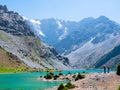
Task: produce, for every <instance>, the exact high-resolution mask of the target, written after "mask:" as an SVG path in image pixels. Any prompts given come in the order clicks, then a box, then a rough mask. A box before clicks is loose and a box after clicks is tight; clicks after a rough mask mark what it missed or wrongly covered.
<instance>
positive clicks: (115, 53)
mask: <svg viewBox="0 0 120 90" xmlns="http://www.w3.org/2000/svg"><path fill="white" fill-rule="evenodd" d="M116 62H117V63H116ZM118 63H120V45H118V46H116V47H115V48H114V49H113V50H111V51H110V52H108V53H107V54H105V55H104V56H103V57H101V58H100V59H99V60H98V62H96V64H95V68H98V67H101V66H103V65H105V66H108V67H109V66H112V67H115V66H116V65H117V64H118Z"/></svg>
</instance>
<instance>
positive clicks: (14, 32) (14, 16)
mask: <svg viewBox="0 0 120 90" xmlns="http://www.w3.org/2000/svg"><path fill="white" fill-rule="evenodd" d="M0 46H1V47H2V48H4V49H5V50H7V51H8V52H10V53H13V54H14V55H16V56H18V58H19V59H20V60H22V61H23V62H24V63H26V64H27V65H28V66H30V67H34V68H40V69H68V67H69V60H68V58H66V57H62V56H61V55H59V54H58V53H57V52H56V50H55V49H54V48H53V47H51V46H49V45H47V44H45V43H43V42H42V41H41V40H40V39H39V38H38V36H36V35H35V34H34V32H33V31H32V30H31V28H30V27H29V26H28V25H27V24H26V22H25V21H24V19H23V17H21V16H20V15H19V14H18V13H16V12H13V11H9V10H8V9H7V7H6V6H2V5H0ZM67 66H68V67H67Z"/></svg>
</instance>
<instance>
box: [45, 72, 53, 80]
mask: <svg viewBox="0 0 120 90" xmlns="http://www.w3.org/2000/svg"><path fill="white" fill-rule="evenodd" d="M53 76H54V74H53V73H48V74H47V75H46V76H44V78H46V79H52V78H53Z"/></svg>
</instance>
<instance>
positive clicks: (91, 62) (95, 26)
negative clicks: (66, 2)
mask: <svg viewBox="0 0 120 90" xmlns="http://www.w3.org/2000/svg"><path fill="white" fill-rule="evenodd" d="M25 20H26V23H27V24H28V25H29V26H30V27H32V28H33V30H34V32H39V34H38V36H39V37H40V38H41V39H42V40H43V41H44V42H46V43H49V44H50V45H52V46H54V47H55V48H56V50H57V51H58V52H59V53H62V54H63V55H65V56H67V57H68V58H69V60H70V63H71V65H72V66H73V67H74V68H94V67H95V63H97V62H99V60H100V58H102V57H103V56H104V55H106V54H107V53H109V52H111V50H113V49H114V48H115V47H117V46H118V45H120V40H119V37H120V24H118V23H116V22H114V21H112V20H110V19H109V18H107V17H105V16H100V17H98V18H91V17H90V18H85V19H83V20H81V21H79V22H74V21H64V20H58V19H44V20H34V19H25ZM48 32H49V33H48ZM108 61H109V60H108ZM111 62H112V61H111ZM106 63H107V62H105V63H103V64H102V65H105V64H106ZM116 63H117V62H116ZM109 65H111V64H109ZM115 65H116V64H115ZM115 65H114V66H115ZM98 67H102V66H98Z"/></svg>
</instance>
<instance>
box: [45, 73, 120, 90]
mask: <svg viewBox="0 0 120 90" xmlns="http://www.w3.org/2000/svg"><path fill="white" fill-rule="evenodd" d="M72 84H74V85H75V88H73V89H70V90H118V87H119V85H120V76H118V75H116V73H115V72H110V73H106V74H104V73H90V74H85V78H84V79H80V80H77V81H73V82H72ZM57 88H58V87H53V88H50V89H47V90H57Z"/></svg>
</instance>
